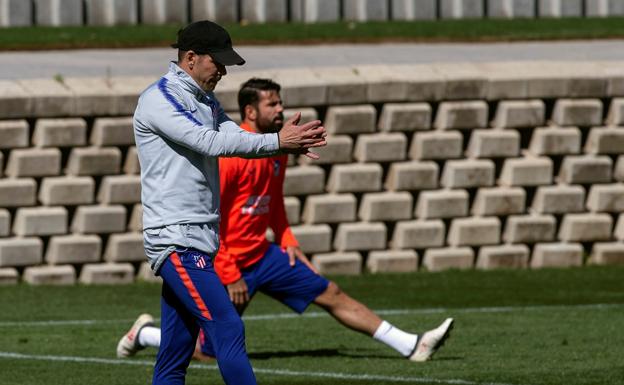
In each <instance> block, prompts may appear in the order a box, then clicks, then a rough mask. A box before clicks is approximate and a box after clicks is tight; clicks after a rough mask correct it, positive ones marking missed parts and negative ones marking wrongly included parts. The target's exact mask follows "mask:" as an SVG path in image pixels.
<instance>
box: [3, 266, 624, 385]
mask: <svg viewBox="0 0 624 385" xmlns="http://www.w3.org/2000/svg"><path fill="white" fill-rule="evenodd" d="M334 279H335V280H336V282H338V283H339V284H340V285H341V287H342V288H343V289H344V290H345V291H347V292H348V293H350V294H351V295H353V296H354V297H356V298H358V299H360V300H362V301H363V302H365V303H367V304H368V305H369V306H370V307H371V308H373V309H376V310H378V311H379V312H380V313H382V314H383V316H384V318H386V319H387V320H389V321H390V322H392V323H394V324H395V325H397V326H399V327H401V328H404V329H407V330H413V331H419V330H423V329H425V328H431V327H433V326H435V325H437V324H438V323H439V322H441V320H442V319H443V318H444V317H446V316H453V317H455V319H456V326H455V329H454V331H453V334H452V337H451V339H450V340H449V341H448V342H447V344H446V345H445V346H444V348H443V349H442V350H440V351H439V352H438V354H437V355H436V356H435V359H434V360H433V361H430V362H427V363H424V364H416V363H411V362H409V361H407V360H405V359H402V358H401V357H398V356H397V354H396V353H395V352H394V351H393V350H391V349H389V348H387V347H386V346H384V345H382V344H380V343H378V342H375V341H373V340H372V339H369V338H367V337H365V336H362V335H359V334H357V333H355V332H352V331H348V330H346V329H344V328H342V327H341V326H339V325H338V324H337V323H336V322H335V321H333V320H332V319H331V318H329V317H328V316H326V315H324V314H322V313H321V312H319V311H318V309H316V308H313V307H312V308H310V309H309V310H308V311H307V312H306V313H305V314H304V315H303V316H295V315H293V313H291V312H289V311H288V309H286V308H285V307H283V306H282V305H281V304H278V303H276V302H274V301H272V300H270V299H268V298H266V297H263V296H259V297H258V298H256V299H255V300H254V302H253V303H252V305H251V306H250V308H249V309H248V312H247V313H246V317H245V324H246V331H247V346H248V351H249V353H250V356H251V359H252V364H253V366H254V369H255V370H256V375H257V377H258V381H259V383H260V384H283V385H286V384H307V385H321V384H323V385H333V384H364V385H366V384H376V385H377V384H400V383H414V384H459V385H473V384H474V385H476V384H499V385H502V384H506V385H529V384H532V385H533V384H566V385H580V384H588V385H589V384H592V385H594V384H600V385H609V384H613V385H615V384H623V383H624V331H623V330H622V327H623V325H624V268H613V267H612V268H599V267H585V268H579V269H568V270H539V271H496V272H480V271H464V272H458V271H450V272H444V273H422V272H419V273H414V274H382V275H363V276H359V277H334ZM159 289H160V288H159V285H158V284H145V283H142V284H134V285H129V286H114V287H106V286H99V287H86V286H81V287H30V286H9V287H2V288H0V309H1V311H0V384H2V385H5V384H6V385H9V384H10V385H18V384H29V385H38V384H41V385H53V384H94V385H99V384H129V385H131V384H147V383H150V381H151V365H152V364H153V361H154V358H155V354H156V352H155V351H154V350H151V351H143V352H140V353H139V354H138V355H137V356H136V357H135V358H132V359H126V360H118V359H116V358H115V346H116V343H117V340H118V339H119V337H120V336H121V335H122V334H123V333H124V332H125V330H126V329H127V328H128V327H129V325H130V324H131V323H132V321H133V320H134V318H135V317H136V316H137V315H138V313H139V312H144V311H147V312H151V313H153V314H155V315H158V313H159V307H158V301H159ZM220 383H222V381H221V379H220V376H219V374H218V372H217V370H216V368H215V366H214V365H213V364H205V363H202V364H198V363H196V364H194V365H193V367H192V368H191V369H190V370H189V373H188V376H187V384H220Z"/></svg>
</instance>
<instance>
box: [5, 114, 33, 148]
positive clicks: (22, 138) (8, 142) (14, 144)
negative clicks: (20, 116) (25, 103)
mask: <svg viewBox="0 0 624 385" xmlns="http://www.w3.org/2000/svg"><path fill="white" fill-rule="evenodd" d="M28 135H29V134H28V122H27V121H25V120H3V121H0V149H4V148H20V147H28Z"/></svg>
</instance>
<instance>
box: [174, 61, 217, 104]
mask: <svg viewBox="0 0 624 385" xmlns="http://www.w3.org/2000/svg"><path fill="white" fill-rule="evenodd" d="M169 74H171V76H172V77H174V78H175V79H176V80H177V82H178V83H179V84H180V85H181V86H182V88H183V89H184V90H185V91H188V92H190V93H191V94H193V95H195V97H196V98H197V99H201V98H202V97H204V96H209V95H208V94H207V93H206V92H205V91H204V90H202V89H201V87H199V85H197V82H195V80H193V78H192V77H191V75H189V74H188V73H187V72H186V71H184V70H183V69H182V68H180V67H179V66H178V64H177V63H176V62H173V61H172V62H171V63H169Z"/></svg>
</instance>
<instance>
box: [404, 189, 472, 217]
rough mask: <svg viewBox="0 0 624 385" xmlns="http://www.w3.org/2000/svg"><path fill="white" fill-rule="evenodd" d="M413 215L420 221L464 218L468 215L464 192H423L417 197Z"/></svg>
mask: <svg viewBox="0 0 624 385" xmlns="http://www.w3.org/2000/svg"><path fill="white" fill-rule="evenodd" d="M414 215H415V216H416V217H417V218H420V219H432V218H453V217H465V216H466V215H468V192H466V190H431V191H423V192H421V193H420V195H419V196H418V202H417V203H416V210H415V212H414Z"/></svg>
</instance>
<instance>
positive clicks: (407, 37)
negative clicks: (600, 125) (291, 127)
mask: <svg viewBox="0 0 624 385" xmlns="http://www.w3.org/2000/svg"><path fill="white" fill-rule="evenodd" d="M180 27H181V25H163V26H150V25H138V26H115V27H93V26H86V27H13V28H2V29H0V50H18V49H23V50H35V49H64V48H104V47H106V48H124V47H156V46H168V45H169V44H171V43H172V42H173V39H174V37H175V35H176V32H177V31H178V29H179V28H180ZM226 28H227V30H228V31H229V32H230V34H231V35H232V39H233V41H234V43H235V44H236V45H241V44H316V43H356V42H385V41H424V42H432V41H513V40H544V39H551V40H552V39H605V38H622V37H624V18H607V19H605V18H596V19H592V18H568V19H516V20H491V19H478V20H439V21H417V22H399V21H394V22H367V23H353V22H336V23H319V24H300V23H284V24H249V25H244V24H230V25H226Z"/></svg>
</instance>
